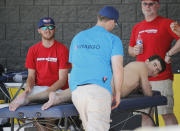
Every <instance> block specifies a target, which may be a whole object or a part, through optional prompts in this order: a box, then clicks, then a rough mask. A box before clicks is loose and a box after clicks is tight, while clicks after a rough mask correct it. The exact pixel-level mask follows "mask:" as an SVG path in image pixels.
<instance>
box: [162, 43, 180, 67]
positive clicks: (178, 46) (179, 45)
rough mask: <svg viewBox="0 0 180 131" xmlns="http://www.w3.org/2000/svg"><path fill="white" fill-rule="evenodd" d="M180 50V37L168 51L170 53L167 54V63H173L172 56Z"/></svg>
mask: <svg viewBox="0 0 180 131" xmlns="http://www.w3.org/2000/svg"><path fill="white" fill-rule="evenodd" d="M179 51H180V39H178V40H177V41H176V43H175V45H174V46H173V47H172V48H171V49H170V50H169V51H168V54H166V56H165V61H166V63H168V64H169V63H171V56H173V55H175V54H176V53H177V52H179Z"/></svg>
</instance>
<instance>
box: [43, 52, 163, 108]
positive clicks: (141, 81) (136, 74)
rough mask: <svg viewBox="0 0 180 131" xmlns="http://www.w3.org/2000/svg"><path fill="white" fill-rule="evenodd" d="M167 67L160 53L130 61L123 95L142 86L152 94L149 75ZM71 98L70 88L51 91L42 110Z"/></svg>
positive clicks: (148, 93)
mask: <svg viewBox="0 0 180 131" xmlns="http://www.w3.org/2000/svg"><path fill="white" fill-rule="evenodd" d="M165 69H166V64H165V62H164V60H163V59H162V58H161V57H160V56H158V55H153V56H151V57H150V58H149V59H147V60H146V61H145V62H130V63H129V64H127V65H126V66H125V67H124V81H123V86H122V88H121V89H122V90H121V97H126V96H128V95H129V94H130V93H131V92H132V91H133V90H135V89H137V88H139V87H140V88H142V91H143V94H144V95H146V96H152V89H151V85H150V83H149V81H148V77H153V76H156V75H157V74H159V73H161V72H163V71H164V70H165ZM111 85H112V90H113V95H115V92H114V88H113V87H114V84H113V80H112V82H111ZM70 100H71V91H70V89H66V90H64V91H62V92H60V93H55V92H51V93H50V94H49V101H48V102H47V103H45V104H44V105H43V106H42V110H45V109H48V108H49V107H51V106H53V105H57V104H60V103H62V102H67V101H70Z"/></svg>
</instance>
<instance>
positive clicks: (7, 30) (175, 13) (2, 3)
mask: <svg viewBox="0 0 180 131" xmlns="http://www.w3.org/2000/svg"><path fill="white" fill-rule="evenodd" d="M160 1H161V9H160V12H159V13H160V15H162V16H165V17H168V18H172V19H173V20H178V21H180V0H160ZM104 5H113V6H115V7H116V8H117V9H118V10H119V12H120V20H119V23H120V28H117V29H115V31H114V33H115V34H117V35H118V36H119V37H120V38H121V39H122V41H123V44H124V51H125V58H124V63H125V64H126V63H128V62H129V61H131V60H133V59H132V58H131V57H129V56H128V54H127V47H128V42H129V39H130V34H131V30H132V27H133V25H134V24H135V23H137V22H139V21H141V20H142V19H143V15H142V13H141V7H140V0H0V63H1V64H3V65H4V66H7V68H8V69H14V70H24V69H25V68H24V63H25V58H26V54H27V51H28V48H29V47H30V46H31V45H33V44H35V43H36V42H38V41H40V36H39V34H38V33H37V22H38V21H39V19H40V18H42V17H45V16H50V17H52V18H54V20H55V22H56V25H57V32H56V39H57V40H59V41H61V42H63V43H64V44H65V45H67V47H69V46H70V42H71V40H72V38H73V36H74V35H75V34H76V33H78V32H79V31H81V30H83V29H87V28H89V27H92V26H93V25H94V24H95V22H96V14H97V12H98V11H99V9H100V8H102V7H103V6H104ZM178 57H179V56H178V55H176V57H174V60H173V61H176V64H174V66H173V69H174V70H175V71H176V70H177V68H179V67H180V66H179V64H177V62H178V63H179V61H178ZM179 69H180V68H179Z"/></svg>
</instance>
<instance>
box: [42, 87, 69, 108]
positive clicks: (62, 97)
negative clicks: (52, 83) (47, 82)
mask: <svg viewBox="0 0 180 131" xmlns="http://www.w3.org/2000/svg"><path fill="white" fill-rule="evenodd" d="M70 100H71V91H70V89H66V90H64V91H62V92H60V93H55V92H50V93H49V101H48V102H46V103H45V104H44V105H43V106H42V107H41V109H42V110H46V109H48V108H49V107H51V106H54V105H58V104H60V103H62V102H67V101H70Z"/></svg>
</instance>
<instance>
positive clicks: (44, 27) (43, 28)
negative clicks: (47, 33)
mask: <svg viewBox="0 0 180 131" xmlns="http://www.w3.org/2000/svg"><path fill="white" fill-rule="evenodd" d="M54 28H55V26H54V25H48V26H42V27H41V29H42V30H46V29H48V30H53V29H54Z"/></svg>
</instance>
